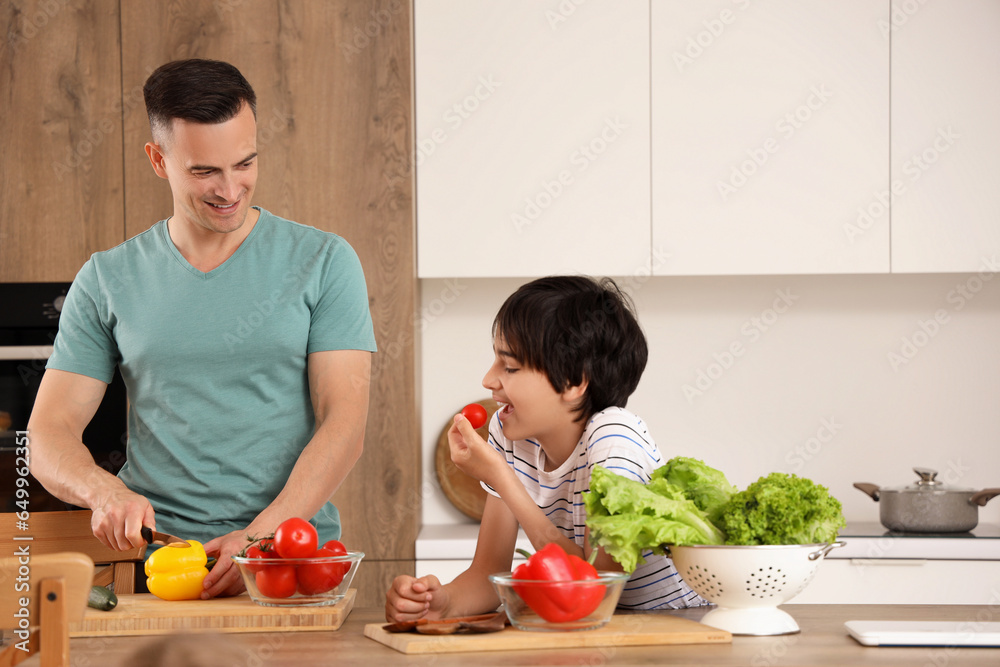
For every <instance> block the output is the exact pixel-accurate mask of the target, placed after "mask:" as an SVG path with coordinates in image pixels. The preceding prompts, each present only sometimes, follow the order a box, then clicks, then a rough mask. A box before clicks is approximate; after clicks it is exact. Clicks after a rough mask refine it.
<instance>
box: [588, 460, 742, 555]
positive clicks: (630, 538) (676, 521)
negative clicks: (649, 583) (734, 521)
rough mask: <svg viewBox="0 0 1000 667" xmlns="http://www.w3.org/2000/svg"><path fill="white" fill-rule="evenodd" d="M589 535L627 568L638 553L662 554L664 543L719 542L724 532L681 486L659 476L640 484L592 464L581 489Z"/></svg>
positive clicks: (721, 541) (722, 538) (723, 536)
mask: <svg viewBox="0 0 1000 667" xmlns="http://www.w3.org/2000/svg"><path fill="white" fill-rule="evenodd" d="M584 503H585V505H586V509H587V527H588V528H589V529H590V538H591V540H593V541H594V542H595V543H596V544H597V545H599V546H601V547H603V548H604V550H605V551H607V552H608V554H609V555H610V556H611V557H612V558H614V559H615V561H617V562H618V563H619V564H621V566H622V567H623V568H624V569H625V571H627V572H633V571H634V570H635V568H636V566H637V565H638V564H639V563H640V562H642V561H643V558H642V552H643V551H646V550H652V551H653V552H654V553H658V554H663V553H664V550H663V546H664V545H665V544H677V545H683V544H722V543H723V542H724V541H725V534H724V533H723V532H722V531H721V530H719V529H718V528H717V527H716V526H715V525H713V524H712V522H711V521H709V519H708V516H707V514H706V513H705V512H704V511H703V510H702V509H700V508H699V507H698V505H697V504H696V503H695V502H693V501H692V500H690V499H688V498H687V497H686V495H685V493H684V490H683V489H682V488H681V487H679V486H676V485H674V484H671V483H670V482H669V481H667V480H666V479H664V478H663V477H658V478H657V479H653V480H650V483H649V484H642V483H641V482H637V481H635V480H632V479H628V478H625V477H622V476H620V475H616V474H614V473H612V472H610V471H608V470H607V469H605V468H603V467H601V466H594V469H593V471H592V472H591V477H590V491H589V492H588V493H586V494H584Z"/></svg>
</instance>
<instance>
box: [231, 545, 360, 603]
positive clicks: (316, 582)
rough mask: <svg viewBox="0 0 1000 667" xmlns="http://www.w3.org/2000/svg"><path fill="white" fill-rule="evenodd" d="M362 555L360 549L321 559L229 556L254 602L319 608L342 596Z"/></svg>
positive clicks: (336, 600) (348, 586)
mask: <svg viewBox="0 0 1000 667" xmlns="http://www.w3.org/2000/svg"><path fill="white" fill-rule="evenodd" d="M364 557H365V555H364V553H362V552H360V551H348V552H347V554H346V555H344V556H327V557H321V558H244V557H241V556H233V557H232V558H233V562H235V563H236V566H237V567H239V568H240V574H242V575H243V583H244V584H246V587H247V593H249V594H250V599H252V600H253V601H254V602H256V603H257V604H259V605H263V606H265V607H322V606H325V605H332V604H336V603H337V602H339V601H340V600H341V599H343V597H344V596H345V595H346V594H347V591H348V590H349V589H350V587H351V581H352V580H353V579H354V574H355V573H356V572H357V571H358V565H360V564H361V559H362V558H364Z"/></svg>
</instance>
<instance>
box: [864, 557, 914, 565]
mask: <svg viewBox="0 0 1000 667" xmlns="http://www.w3.org/2000/svg"><path fill="white" fill-rule="evenodd" d="M926 563H927V560H926V559H923V558H852V559H851V565H857V566H868V565H894V566H898V565H916V566H920V565H924V564H926Z"/></svg>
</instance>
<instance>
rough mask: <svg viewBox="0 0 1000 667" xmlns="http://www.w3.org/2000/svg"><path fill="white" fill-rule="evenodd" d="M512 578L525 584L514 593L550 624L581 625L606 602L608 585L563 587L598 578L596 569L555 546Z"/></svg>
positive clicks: (546, 549) (539, 553) (546, 548)
mask: <svg viewBox="0 0 1000 667" xmlns="http://www.w3.org/2000/svg"><path fill="white" fill-rule="evenodd" d="M512 576H513V578H514V579H515V580H524V581H525V583H523V584H514V591H515V592H516V593H517V594H518V595H519V596H520V597H521V599H522V600H524V603H525V604H527V605H528V606H529V607H530V608H531V610H532V611H534V612H535V613H536V614H538V615H539V616H541V617H542V618H543V619H545V620H546V621H548V622H550V623H568V622H571V621H577V620H579V619H581V618H583V617H585V616H587V615H589V614H591V613H593V611H594V610H595V609H597V607H598V606H599V605H600V604H601V600H603V599H604V590H605V586H604V584H599V583H594V584H579V583H566V584H560V583H559V582H578V581H586V580H588V579H594V580H596V579H597V578H598V577H597V570H596V569H594V566H593V565H591V564H590V563H588V562H587V561H585V560H583V559H582V558H580V557H579V556H571V555H570V554H567V553H566V551H565V550H564V549H563V548H562V547H561V546H559V545H558V544H556V543H555V542H551V543H549V544H547V545H545V547H543V548H542V549H539V550H538V552H536V553H535V554H534V555H532V556H531V557H530V558H529V559H528V562H526V563H522V564H521V565H519V566H518V567H517V569H515V570H514V573H513V575H512ZM529 582H531V583H529ZM536 582H538V583H536Z"/></svg>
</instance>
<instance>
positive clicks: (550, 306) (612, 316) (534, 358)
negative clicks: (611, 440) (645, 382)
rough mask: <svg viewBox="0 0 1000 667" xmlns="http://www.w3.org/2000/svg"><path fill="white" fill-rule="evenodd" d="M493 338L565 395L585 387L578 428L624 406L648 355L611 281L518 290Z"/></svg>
mask: <svg viewBox="0 0 1000 667" xmlns="http://www.w3.org/2000/svg"><path fill="white" fill-rule="evenodd" d="M493 335H494V337H499V338H502V339H503V343H504V347H505V348H506V350H507V351H508V352H510V353H511V354H513V355H514V358H515V360H516V361H517V362H518V363H520V364H523V365H524V366H526V367H528V368H531V369H534V370H539V371H542V372H544V373H545V374H546V375H547V376H548V378H549V382H551V383H552V387H553V388H554V389H555V390H556V391H558V392H562V391H565V390H566V389H568V388H570V387H573V386H576V385H579V384H580V383H581V382H583V380H584V379H586V380H587V391H586V393H585V396H584V398H583V400H582V402H581V404H580V405H579V406H578V408H577V410H576V411H577V413H578V414H579V417H578V419H577V421H580V420H583V419H587V418H588V417H590V416H591V415H593V414H594V413H595V412H599V411H601V410H603V409H605V408H608V407H611V406H618V407H625V404H626V403H627V401H628V397H629V396H631V395H632V392H634V391H635V388H636V387H637V386H638V385H639V379H640V378H641V377H642V372H643V370H645V368H646V360H647V359H648V356H649V351H648V348H647V346H646V337H645V335H644V334H643V333H642V328H641V327H640V326H639V322H638V320H637V319H636V316H635V307H634V305H633V304H632V301H631V299H629V297H628V296H627V295H626V294H625V293H624V292H622V290H621V289H620V288H619V287H618V285H617V284H616V283H615V282H614V281H613V280H612V279H610V278H604V279H602V280H595V279H593V278H589V277H586V276H550V277H547V278H539V279H538V280H534V281H532V282H530V283H527V284H525V285H523V286H521V287H520V288H519V289H518V290H517V291H516V292H514V293H513V294H512V295H510V296H509V297H508V298H507V300H506V301H505V302H504V304H503V305H502V306H501V307H500V311H499V312H498V313H497V316H496V318H495V319H494V320H493Z"/></svg>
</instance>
